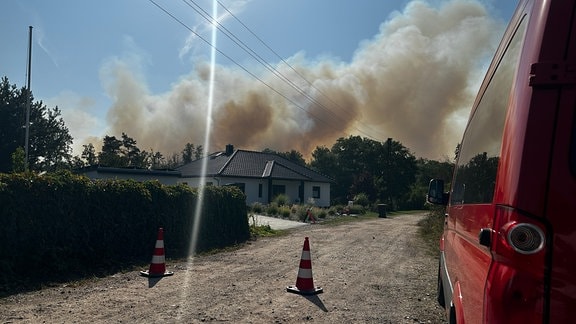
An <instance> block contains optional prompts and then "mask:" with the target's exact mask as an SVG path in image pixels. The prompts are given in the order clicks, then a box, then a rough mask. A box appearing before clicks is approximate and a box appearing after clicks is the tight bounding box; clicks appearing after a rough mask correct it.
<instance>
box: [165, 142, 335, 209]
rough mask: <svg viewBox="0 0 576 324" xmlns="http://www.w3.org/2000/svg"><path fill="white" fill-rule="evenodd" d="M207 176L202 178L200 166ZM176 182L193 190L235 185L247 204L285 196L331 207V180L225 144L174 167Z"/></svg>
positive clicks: (292, 200)
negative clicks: (204, 169) (205, 155)
mask: <svg viewBox="0 0 576 324" xmlns="http://www.w3.org/2000/svg"><path fill="white" fill-rule="evenodd" d="M204 163H205V164H206V173H205V176H204V178H202V168H203V164H204ZM176 170H177V171H179V172H180V178H179V179H178V183H186V184H188V185H189V186H192V187H199V186H201V185H215V186H231V185H232V186H237V187H238V188H240V189H241V190H242V191H243V192H244V194H246V203H247V204H248V205H251V204H253V203H256V202H258V203H262V204H268V203H269V202H271V201H272V200H273V199H274V197H276V196H277V195H279V194H284V195H286V196H287V197H288V199H289V202H290V203H311V204H314V205H316V206H319V207H328V206H330V184H331V183H332V182H333V180H332V179H330V178H328V177H327V176H324V175H322V174H320V173H318V172H315V171H314V170H311V169H309V168H307V167H305V166H303V165H299V164H297V163H294V162H292V161H290V160H288V159H285V158H283V157H281V156H279V155H277V154H272V153H265V152H255V151H247V150H235V149H234V146H232V145H227V146H226V150H225V151H221V152H216V153H213V154H210V155H209V156H207V157H204V158H201V159H198V160H196V161H192V162H191V163H188V164H186V165H183V166H181V167H178V168H176Z"/></svg>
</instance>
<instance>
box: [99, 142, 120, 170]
mask: <svg viewBox="0 0 576 324" xmlns="http://www.w3.org/2000/svg"><path fill="white" fill-rule="evenodd" d="M121 148H122V141H121V140H119V139H117V138H116V136H108V135H105V136H104V140H103V143H102V151H101V152H100V153H99V154H98V161H99V163H100V165H102V166H108V167H126V166H127V163H126V161H125V160H124V159H123V157H122V150H121Z"/></svg>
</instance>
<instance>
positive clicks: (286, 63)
mask: <svg viewBox="0 0 576 324" xmlns="http://www.w3.org/2000/svg"><path fill="white" fill-rule="evenodd" d="M217 2H218V4H219V5H220V6H221V7H222V8H224V10H226V12H227V13H228V14H229V15H230V16H231V17H233V18H234V19H236V21H238V23H240V24H241V25H242V26H243V27H244V28H245V29H246V30H247V31H248V32H249V33H250V34H251V35H252V36H254V38H256V39H257V40H258V41H259V42H260V43H261V44H262V45H264V47H266V48H267V49H268V50H269V51H270V52H272V53H273V54H274V55H275V56H276V57H277V58H278V59H279V60H280V61H281V62H282V63H284V64H285V65H286V66H288V67H289V68H290V69H291V70H292V71H294V73H296V74H297V75H298V76H299V77H300V78H301V79H302V80H304V81H306V83H307V84H308V85H309V86H310V87H312V88H313V89H315V90H316V91H318V93H320V94H321V95H322V96H324V98H326V99H328V100H329V101H330V102H331V103H332V104H333V105H334V106H336V107H338V108H339V109H340V110H341V111H343V112H346V113H347V114H348V111H347V110H346V109H344V108H343V107H342V106H340V105H339V104H338V103H337V102H335V101H334V100H332V98H330V96H328V95H326V94H325V93H324V92H323V91H322V90H320V89H318V88H317V87H316V86H315V85H314V83H312V82H311V81H310V80H308V79H307V78H306V77H305V76H304V75H302V73H300V72H298V70H297V69H295V68H294V67H293V66H292V65H291V64H290V63H288V61H286V60H285V59H284V58H283V57H282V56H280V54H278V53H277V52H276V51H275V50H274V49H273V48H272V47H270V46H269V45H268V44H267V43H266V42H265V41H264V40H263V39H262V38H261V37H259V36H258V35H257V34H256V33H255V32H253V31H252V29H251V28H250V27H248V26H247V25H246V24H244V22H242V21H241V20H240V18H238V17H237V16H236V15H234V13H232V12H231V11H230V10H228V8H227V7H226V6H224V4H222V2H220V1H218V0H217ZM322 106H323V107H324V105H322ZM326 109H328V108H326ZM348 115H349V116H351V117H354V115H351V114H348ZM361 124H362V125H364V127H366V128H368V129H369V130H370V131H373V132H375V133H379V132H378V131H376V130H373V129H372V128H371V127H370V126H368V125H366V124H365V123H361ZM355 128H356V130H358V131H360V132H362V133H364V132H363V131H362V130H360V129H358V128H357V127H355ZM364 134H365V133H364ZM382 135H383V134H382ZM368 137H371V136H368Z"/></svg>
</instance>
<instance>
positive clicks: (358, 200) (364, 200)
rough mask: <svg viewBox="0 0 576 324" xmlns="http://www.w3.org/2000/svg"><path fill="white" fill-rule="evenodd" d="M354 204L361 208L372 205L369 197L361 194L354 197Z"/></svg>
mask: <svg viewBox="0 0 576 324" xmlns="http://www.w3.org/2000/svg"><path fill="white" fill-rule="evenodd" d="M354 204H355V205H360V206H364V207H366V206H368V205H369V204H370V200H369V199H368V195H366V194H365V193H363V192H361V193H359V194H357V195H356V196H355V197H354Z"/></svg>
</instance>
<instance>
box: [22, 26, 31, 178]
mask: <svg viewBox="0 0 576 324" xmlns="http://www.w3.org/2000/svg"><path fill="white" fill-rule="evenodd" d="M28 28H29V33H28V71H27V73H26V75H27V77H28V84H27V87H26V95H27V99H26V136H25V138H24V151H25V153H26V157H25V158H24V170H25V171H28V156H29V152H28V147H29V140H30V105H31V101H32V92H31V90H30V79H31V75H30V74H31V73H32V26H29V27H28Z"/></svg>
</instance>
